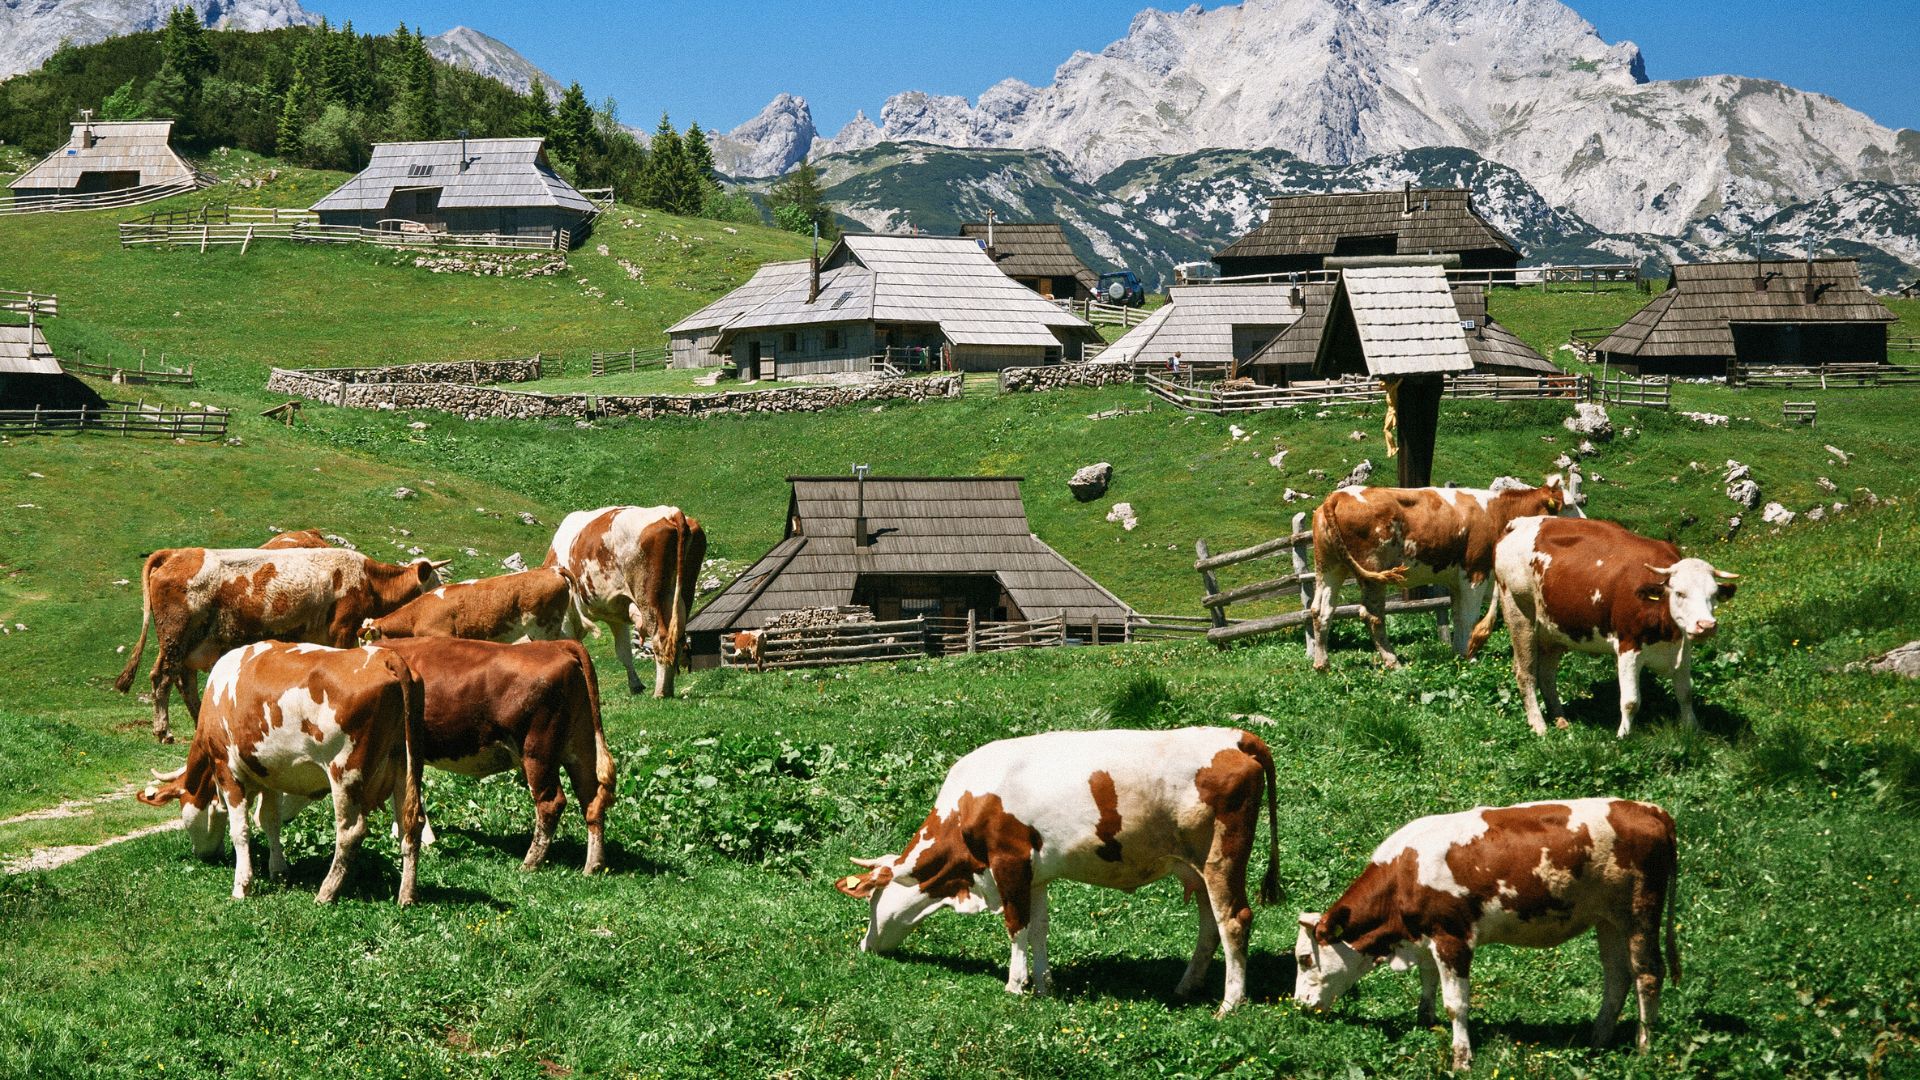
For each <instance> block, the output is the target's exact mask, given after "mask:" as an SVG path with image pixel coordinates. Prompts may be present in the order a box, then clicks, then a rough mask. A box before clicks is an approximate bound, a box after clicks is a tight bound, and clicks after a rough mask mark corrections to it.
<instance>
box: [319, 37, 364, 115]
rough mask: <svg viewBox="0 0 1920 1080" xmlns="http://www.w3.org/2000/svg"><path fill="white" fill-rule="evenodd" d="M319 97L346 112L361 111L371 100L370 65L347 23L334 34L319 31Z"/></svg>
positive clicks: (360, 42)
mask: <svg viewBox="0 0 1920 1080" xmlns="http://www.w3.org/2000/svg"><path fill="white" fill-rule="evenodd" d="M320 40H321V45H320V79H319V84H320V98H321V100H322V101H323V102H325V103H326V104H329V105H331V104H334V103H335V102H338V103H339V104H341V105H345V106H347V108H348V109H350V110H352V109H359V108H363V107H364V106H366V105H367V103H368V102H370V101H371V100H372V99H373V94H374V85H373V82H374V80H373V62H372V60H371V59H370V58H369V56H368V53H367V45H366V43H365V42H363V41H361V40H360V36H359V35H358V34H355V33H354V32H353V21H352V20H348V21H347V22H346V23H345V24H343V25H342V26H341V27H340V29H339V30H338V31H330V30H328V29H327V28H326V25H325V24H324V23H322V24H321V28H320Z"/></svg>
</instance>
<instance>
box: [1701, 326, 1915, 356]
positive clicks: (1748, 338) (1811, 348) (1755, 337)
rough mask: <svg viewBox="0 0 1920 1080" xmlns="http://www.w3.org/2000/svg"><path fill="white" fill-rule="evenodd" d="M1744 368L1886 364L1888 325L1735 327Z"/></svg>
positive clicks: (1735, 345) (1735, 340) (1735, 341)
mask: <svg viewBox="0 0 1920 1080" xmlns="http://www.w3.org/2000/svg"><path fill="white" fill-rule="evenodd" d="M1730 329H1731V330H1732V331H1733V352H1734V357H1735V358H1736V359H1738V360H1739V362H1740V363H1742V364H1753V365H1765V364H1794V365H1799V364H1884V363H1886V362H1887V327H1886V324H1885V323H1793V322H1752V323H1741V322H1736V323H1732V324H1731V326H1730Z"/></svg>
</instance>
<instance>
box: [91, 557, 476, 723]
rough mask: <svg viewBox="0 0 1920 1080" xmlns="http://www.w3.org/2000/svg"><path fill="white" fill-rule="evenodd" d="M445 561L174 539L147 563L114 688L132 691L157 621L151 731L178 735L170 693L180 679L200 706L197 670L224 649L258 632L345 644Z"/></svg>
mask: <svg viewBox="0 0 1920 1080" xmlns="http://www.w3.org/2000/svg"><path fill="white" fill-rule="evenodd" d="M444 565H446V564H445V563H436V562H428V561H427V560H425V559H421V560H419V561H416V562H412V563H407V564H404V565H395V564H392V563H383V562H376V561H374V560H372V559H369V558H367V557H366V556H365V555H362V554H360V553H359V552H357V551H348V550H345V549H344V548H315V549H311V550H306V549H283V550H280V551H264V550H261V549H259V548H169V549H166V550H162V551H156V552H154V553H153V554H151V555H149V556H147V561H146V565H145V566H144V567H142V568H141V571H140V640H139V641H138V642H137V643H136V644H135V645H134V647H133V656H132V657H131V658H130V659H128V661H127V666H126V668H125V670H123V671H121V672H120V677H119V678H118V679H116V680H115V681H114V684H113V685H114V689H116V690H118V691H120V692H121V693H123V694H124V693H126V692H127V690H128V688H129V687H131V686H132V685H133V673H134V669H135V668H137V667H139V665H140V656H141V654H142V653H143V652H144V651H145V650H146V647H147V629H148V624H149V623H151V624H152V628H153V631H154V635H155V638H156V642H157V645H158V648H159V655H158V656H157V657H155V659H154V662H153V733H154V735H155V737H157V738H158V739H159V740H160V741H161V742H163V743H169V742H172V741H173V734H172V731H171V729H170V728H169V727H168V725H167V694H168V688H169V687H170V686H174V685H177V686H179V687H180V694H181V696H182V697H184V698H185V699H186V703H187V712H188V714H189V715H191V716H194V717H196V718H197V717H198V716H199V714H200V688H199V685H198V682H197V676H196V675H195V672H197V671H205V670H207V669H208V668H210V667H212V666H213V662H214V661H215V660H217V659H219V657H220V655H221V654H222V653H225V652H227V651H228V650H230V649H234V648H238V647H239V646H241V645H248V644H252V643H253V642H256V641H269V640H276V639H277V640H283V641H306V642H311V643H313V644H316V645H331V646H333V647H335V648H346V647H348V646H350V645H352V644H353V643H354V635H355V634H356V633H357V632H358V631H359V629H360V624H361V623H362V622H364V621H366V620H367V619H368V618H371V617H374V616H379V615H385V614H386V613H387V612H389V611H392V610H394V609H395V608H397V607H399V606H400V605H402V604H404V603H406V602H407V601H409V600H411V599H413V598H414V597H416V596H419V595H420V594H421V592H423V591H425V590H426V589H427V588H428V587H429V586H431V585H433V584H435V583H436V582H437V580H438V573H437V571H438V568H439V567H441V566H444Z"/></svg>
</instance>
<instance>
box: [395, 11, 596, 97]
mask: <svg viewBox="0 0 1920 1080" xmlns="http://www.w3.org/2000/svg"><path fill="white" fill-rule="evenodd" d="M427 52H429V53H431V54H432V55H433V57H434V58H435V59H437V60H440V61H442V62H444V63H448V64H451V65H453V66H454V67H458V68H465V69H466V70H468V71H471V72H473V73H474V74H476V75H484V76H486V77H487V78H489V79H492V80H494V81H495V82H498V83H502V84H504V85H506V86H508V87H511V88H512V89H513V90H514V91H515V92H517V93H521V94H524V93H526V92H527V91H528V90H531V89H532V88H533V85H534V84H535V83H539V84H540V85H541V86H542V87H545V88H546V91H547V98H548V99H549V100H552V99H556V98H558V97H559V96H560V95H561V94H564V93H566V90H567V88H566V87H565V86H562V85H561V84H560V80H558V79H556V78H554V77H553V76H551V75H549V74H547V73H546V72H544V71H542V70H540V68H539V67H537V66H535V64H534V62H533V61H531V60H529V59H527V58H526V57H524V56H522V55H520V53H519V52H518V51H516V50H515V49H514V48H513V47H512V46H511V45H508V44H507V43H506V42H504V41H501V40H500V39H498V38H493V37H488V36H487V35H485V34H483V33H481V32H480V31H478V30H475V29H473V28H472V27H470V26H456V27H454V28H453V29H451V30H449V31H447V32H446V33H444V34H437V35H435V36H433V37H430V38H428V39H427Z"/></svg>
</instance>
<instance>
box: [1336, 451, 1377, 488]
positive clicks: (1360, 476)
mask: <svg viewBox="0 0 1920 1080" xmlns="http://www.w3.org/2000/svg"><path fill="white" fill-rule="evenodd" d="M1372 476H1373V459H1372V458H1368V459H1366V460H1365V461H1362V462H1361V463H1360V464H1358V465H1355V466H1354V467H1353V471H1352V472H1350V473H1348V474H1347V478H1346V479H1345V480H1342V481H1340V482H1339V483H1338V484H1335V485H1333V486H1334V487H1336V488H1343V487H1365V486H1366V484H1367V480H1368V479H1370V478H1371V477H1372Z"/></svg>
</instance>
